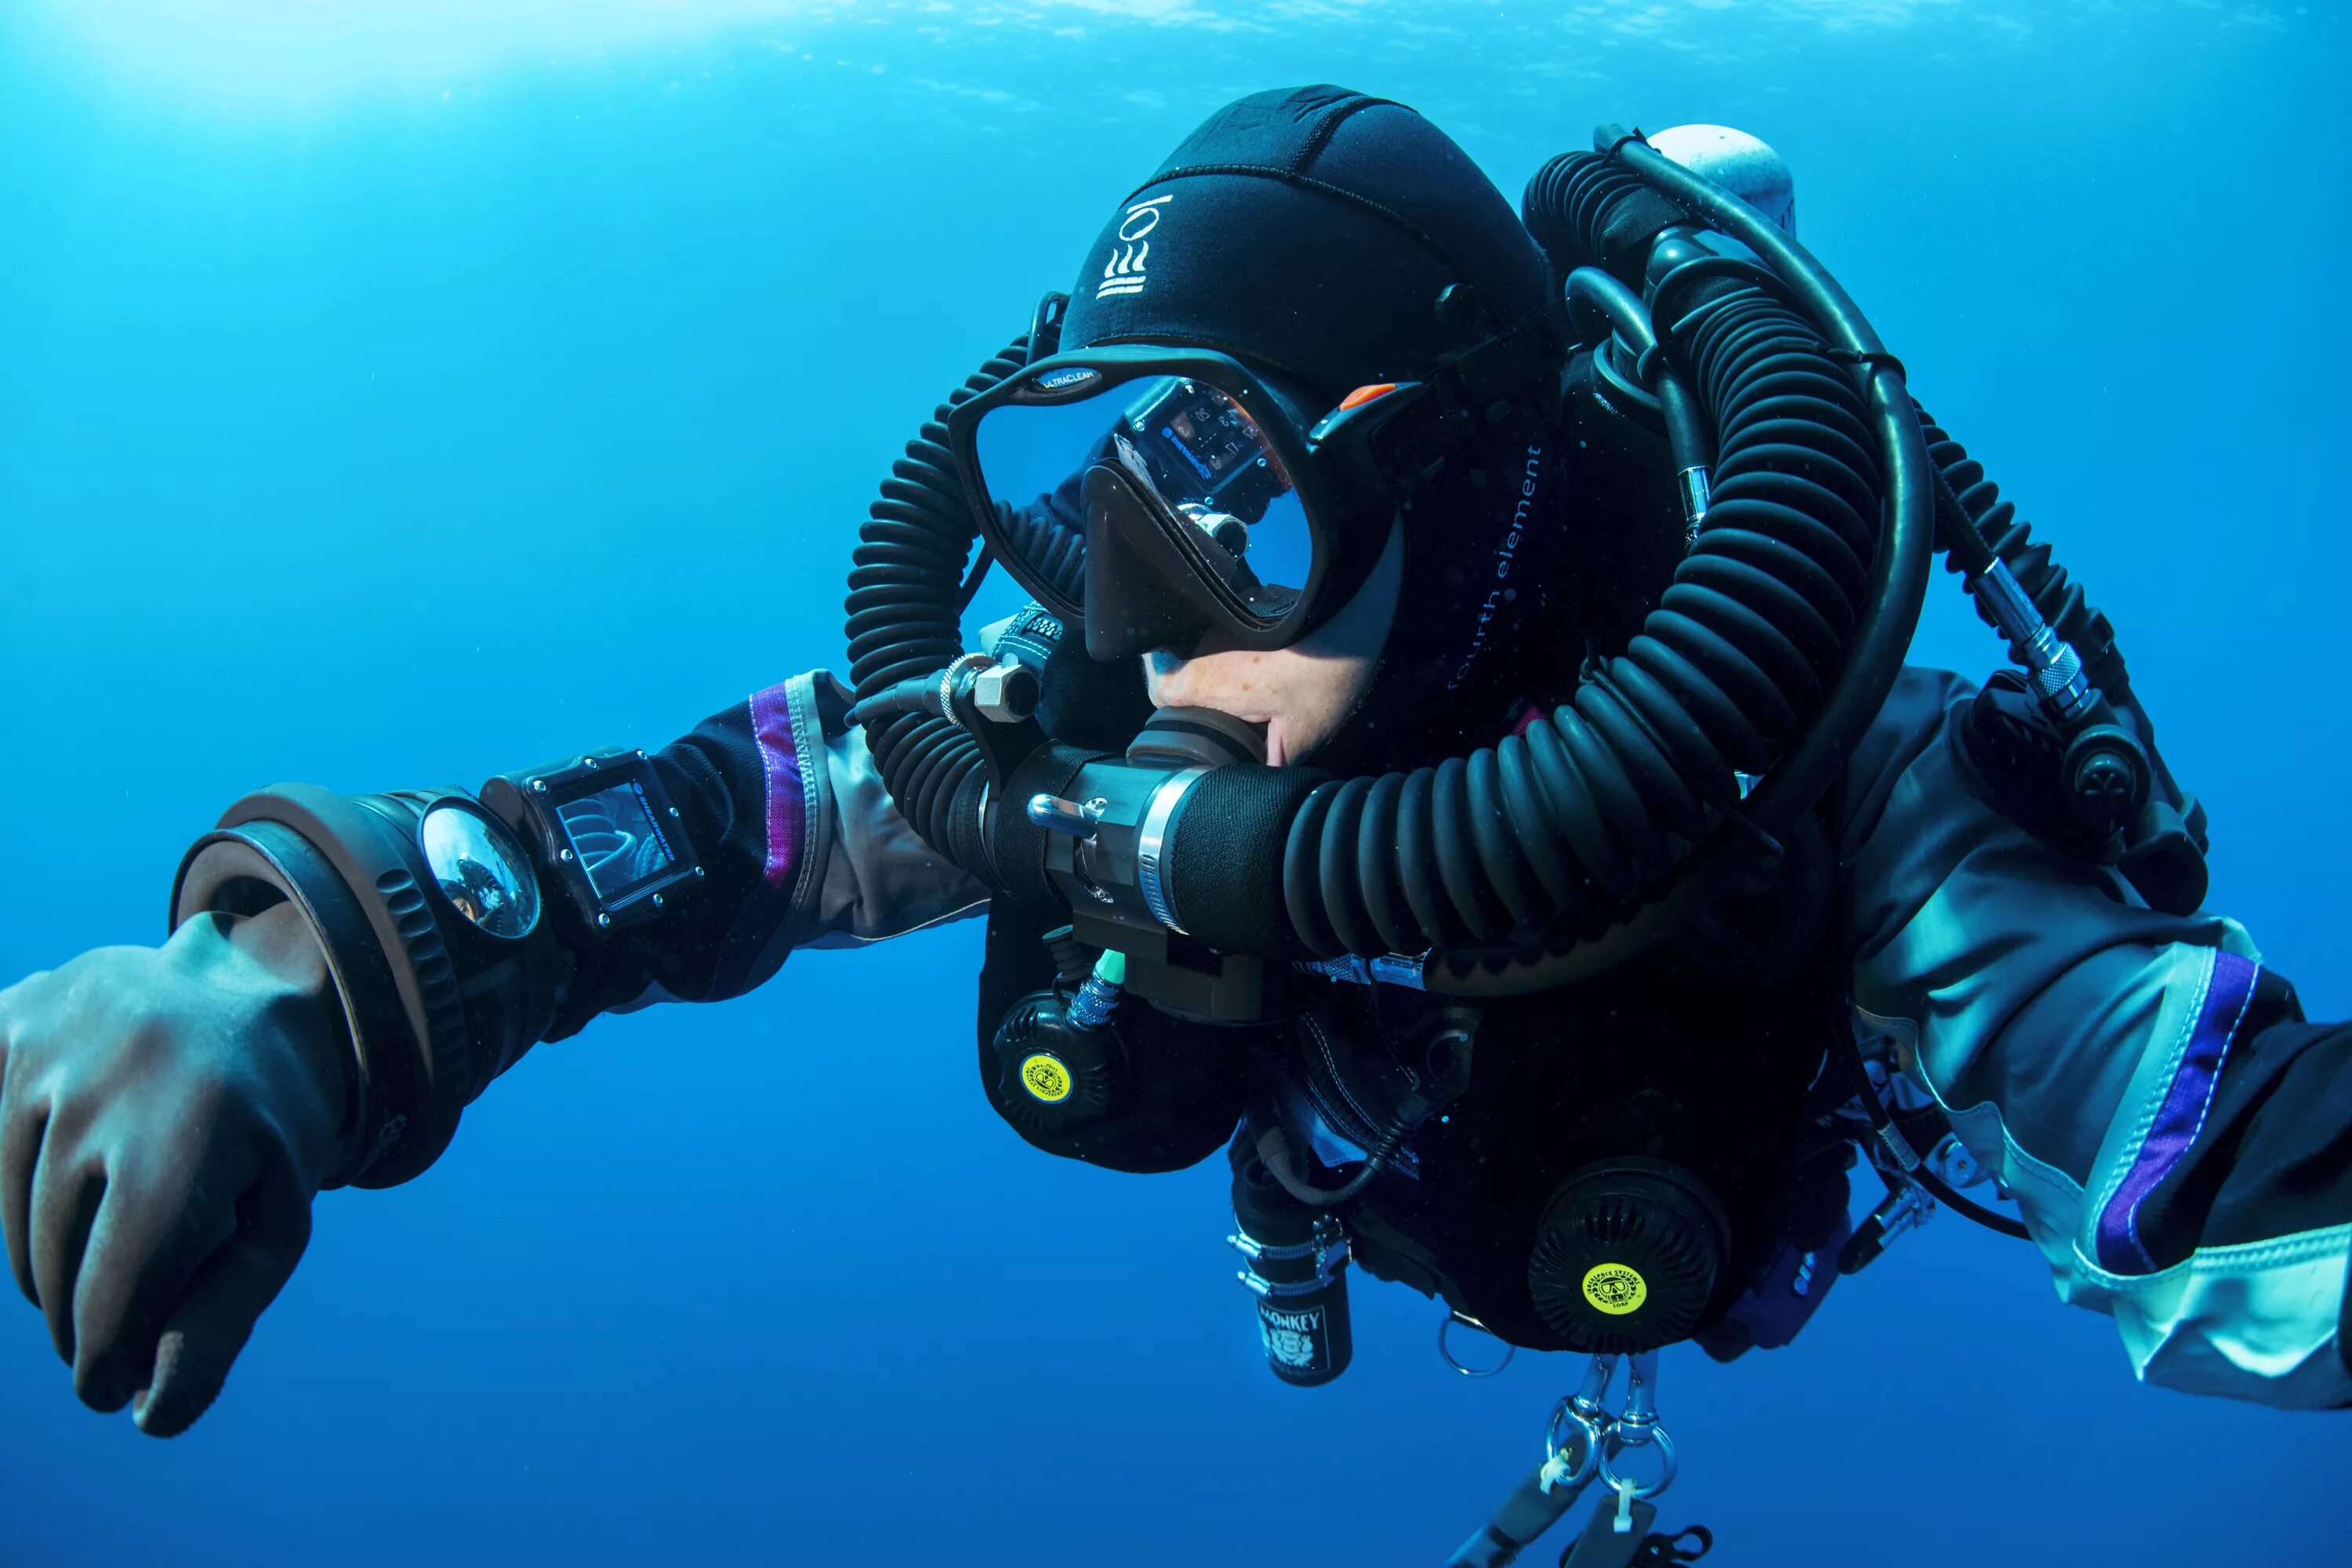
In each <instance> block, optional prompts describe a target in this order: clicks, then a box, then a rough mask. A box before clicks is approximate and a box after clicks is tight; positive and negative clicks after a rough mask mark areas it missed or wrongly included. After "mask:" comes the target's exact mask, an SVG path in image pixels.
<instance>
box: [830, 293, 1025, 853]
mask: <svg viewBox="0 0 2352 1568" xmlns="http://www.w3.org/2000/svg"><path fill="white" fill-rule="evenodd" d="M1028 359H1029V334H1027V333H1026V332H1024V333H1023V334H1022V335H1021V336H1020V337H1018V338H1015V339H1014V340H1013V342H1011V343H1009V344H1007V345H1006V347H1005V349H1004V352H1003V353H1000V354H998V355H997V356H995V357H994V358H993V359H991V360H990V361H989V362H988V363H985V364H983V365H982V366H981V367H980V369H979V370H978V371H976V372H974V373H973V374H971V376H970V377H969V378H968V379H966V381H965V382H964V384H962V385H961V386H960V387H958V388H957V389H956V390H955V391H954V392H952V393H950V394H949V395H948V400H947V402H945V403H944V404H941V405H940V407H939V408H938V409H937V411H935V412H934V413H933V415H932V416H931V418H930V419H929V421H928V422H926V423H925V424H924V426H923V427H922V428H921V430H919V432H917V433H916V436H915V438H914V439H913V440H911V441H908V443H907V453H906V456H905V457H903V458H899V459H898V460H897V461H896V462H894V463H892V464H891V465H890V477H889V478H888V479H885V480H884V481H883V482H882V494H881V495H880V497H879V498H877V500H875V502H874V504H873V506H872V507H871V508H870V509H869V510H868V514H867V517H866V521H865V522H863V523H861V524H859V525H858V530H857V548H856V551H855V552H853V554H852V555H851V557H850V560H851V569H850V574H849V598H848V601H847V603H846V605H845V609H846V610H847V612H848V617H849V622H848V634H849V682H850V686H851V688H852V689H853V690H854V692H855V694H856V699H857V700H859V701H861V702H862V701H864V700H866V699H867V698H869V697H873V696H876V695H877V694H878V693H880V692H883V691H887V690H888V689H890V688H891V687H893V686H895V685H897V684H898V682H899V681H902V680H905V679H909V678H910V677H914V676H921V675H929V674H935V673H937V672H938V671H940V670H941V669H944V668H946V667H947V666H948V665H950V664H951V663H953V662H954V661H955V659H956V658H957V657H958V656H959V655H961V653H962V652H963V631H962V627H961V626H960V625H959V624H958V616H959V613H960V612H961V609H962V607H963V605H964V602H965V601H966V599H967V598H968V597H969V594H968V592H967V584H966V579H965V574H964V567H965V563H966V561H967V560H968V558H969V557H970V555H971V546H972V542H973V540H974V539H975V538H977V537H978V535H979V529H978V528H977V526H976V525H975V524H974V522H973V521H972V516H971V508H970V507H969V505H968V504H967V503H966V502H965V500H964V498H963V487H962V485H961V482H959V481H958V479H957V478H956V473H955V459H954V458H953V457H952V456H951V455H950V453H949V450H948V444H947V442H948V431H947V416H948V410H949V409H950V408H953V407H955V406H956V405H958V404H961V403H963V402H964V401H966V400H967V399H969V398H971V397H975V396H978V395H980V394H981V393H982V392H985V391H987V390H988V389H989V388H990V387H992V386H994V385H995V384H997V383H998V382H1000V381H1003V379H1004V378H1005V377H1006V376H1008V375H1011V374H1013V372H1014V371H1017V370H1019V369H1020V368H1021V367H1022V366H1023V365H1024V364H1026V363H1028ZM866 746H867V748H868V749H869V750H870V751H871V752H873V754H874V762H875V765H876V767H877V768H878V769H879V770H880V772H881V774H882V783H883V785H884V787H885V788H887V790H888V791H889V792H890V798H891V800H893V801H894V802H896V803H897V805H898V810H899V812H900V814H901V815H903V816H905V817H906V818H907V820H908V822H909V823H911V824H912V825H913V826H914V829H915V831H916V833H917V834H919V835H920V836H921V837H922V840H923V842H924V843H926V844H928V845H929V846H930V847H932V848H933V849H936V850H938V851H939V852H940V854H942V855H947V856H949V857H950V858H951V859H952V858H955V856H954V852H953V849H952V848H951V846H952V845H953V844H954V843H955V842H956V841H957V840H956V836H955V835H954V834H952V833H951V832H950V816H951V811H950V808H951V807H952V806H953V805H954V804H955V801H956V798H957V795H958V793H959V791H960V790H961V788H962V786H963V784H964V783H965V781H966V780H967V779H968V778H970V777H971V774H972V773H974V772H975V770H977V769H978V768H979V767H980V766H981V758H980V747H979V745H978V743H977V742H974V741H973V740H972V738H971V736H969V735H967V734H965V733H964V732H963V731H961V730H960V729H958V728H956V726H955V725H954V724H953V723H951V722H950V721H948V720H945V719H940V718H934V717H931V716H929V715H927V714H919V713H898V714H893V715H890V716H887V717H885V718H880V719H877V720H875V721H871V722H868V723H867V724H866Z"/></svg>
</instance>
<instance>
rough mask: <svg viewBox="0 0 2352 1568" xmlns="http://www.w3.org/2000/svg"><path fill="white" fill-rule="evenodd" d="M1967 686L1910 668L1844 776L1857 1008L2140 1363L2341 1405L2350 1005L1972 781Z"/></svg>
mask: <svg viewBox="0 0 2352 1568" xmlns="http://www.w3.org/2000/svg"><path fill="white" fill-rule="evenodd" d="M1972 696H1973V688H1972V687H1970V686H1969V683H1968V682H1966V681H1964V680H1962V679H1959V678H1958V677H1957V676H1952V675H1948V674H1943V673H1940V672H1936V671H1927V670H1918V669H1913V670H1906V672H1905V674H1904V676H1903V678H1902V679H1901V680H1900V682H1899V683H1898V684H1897V686H1896V688H1895V692H1894V694H1893V696H1892V697H1891V698H1890V699H1889V700H1888V702H1887V705H1886V707H1885V710H1883V711H1882V713H1881V715H1880V717H1879V720H1878V721H1877V722H1876V724H1875V725H1874V727H1873V729H1872V731H1870V733H1869V735H1868V737H1867V738H1866V740H1865V742H1864V745H1863V746H1862V747H1861V748H1860V749H1859V750H1858V751H1857V752H1856V754H1855V756H1854V759H1853V763H1852V766H1851V770H1850V773H1849V777H1848V780H1847V801H1846V817H1845V821H1844V825H1843V842H1842V845H1841V851H1842V858H1843V863H1844V867H1845V872H1846V878H1847V889H1848V910H1849V912H1848V917H1847V918H1848V921H1849V928H1848V931H1847V935H1848V937H1849V939H1850V940H1851V942H1853V952H1854V954H1855V961H1854V997H1855V1004H1856V1016H1857V1026H1858V1027H1861V1028H1864V1030H1866V1031H1870V1032H1873V1033H1875V1034H1876V1035H1878V1036H1880V1037H1884V1038H1885V1039H1886V1040H1887V1041H1888V1042H1889V1043H1890V1044H1891V1045H1892V1047H1893V1048H1894V1051H1895V1057H1896V1059H1897V1060H1898V1062H1899V1063H1900V1064H1901V1065H1902V1066H1903V1068H1905V1070H1906V1072H1907V1073H1908V1074H1909V1075H1910V1076H1911V1077H1912V1078H1914V1079H1916V1080H1917V1081H1918V1083H1919V1084H1920V1085H1921V1086H1922V1087H1923V1088H1925V1089H1927V1091H1928V1092H1930V1093H1931V1094H1933V1095H1934V1097H1935V1098H1936V1100H1937V1101H1938V1103H1939V1104H1940V1105H1941V1106H1942V1107H1943V1109H1944V1110H1945V1111H1946V1113H1947V1114H1948V1116H1949V1117H1950V1119H1951V1122H1952V1126H1953V1128H1954V1130H1955V1131H1957V1132H1958V1134H1959V1136H1960V1138H1961V1140H1962V1142H1965V1143H1966V1144H1967V1145H1968V1147H1969V1152H1971V1153H1972V1154H1974V1155H1975V1156H1976V1157H1977V1159H1978V1160H1979V1163H1982V1164H1983V1165H1984V1166H1985V1168H1986V1169H1987V1170H1989V1171H1990V1172H1991V1173H1993V1174H1994V1175H1995V1176H1996V1177H1998V1178H1999V1180H2000V1182H2001V1183H2002V1184H2003V1185H2004V1186H2005V1187H2006V1188H2008V1189H2009V1190H2010V1191H2011V1193H2012V1194H2014V1195H2015V1196H2016V1198H2017V1200H2018V1203H2019V1205H2020V1206H2021V1209H2022V1211H2023V1215H2024V1218H2025V1223H2026V1225H2027V1226H2028V1228H2029V1229H2030V1230H2031V1232H2032V1237H2033V1239H2034V1241H2035V1243H2036V1244H2038V1245H2039V1247H2040V1248H2041V1250H2042V1255H2043V1256H2044V1258H2047V1259H2048V1261H2049V1264H2050V1268H2051V1271H2052V1274H2053V1279H2054V1282H2055V1284H2056V1287H2057V1290H2058V1294H2059V1296H2060V1297H2061V1298H2062V1299H2063V1300H2068V1301H2071V1302H2073V1303H2074V1304H2075V1305H2078V1306H2083V1307H2089V1308H2093V1309H2095V1310H2101V1311H2105V1312H2106V1313H2109V1314H2110V1315H2112V1316H2113V1317H2114V1319H2115V1320H2116V1327H2117V1329H2118V1330H2119V1331H2120V1332H2121V1334H2122V1336H2123V1341H2124V1344H2125V1347H2126V1350H2127V1352H2129V1354H2130V1357H2131V1361H2132V1365H2133V1367H2134V1370H2135V1371H2136V1372H2137V1374H2138V1375H2139V1376H2140V1377H2142V1378H2144V1379H2146V1380H2147V1381H2148V1382H2151V1383H2157V1384H2164V1385H2167V1386H2169V1387H2173V1388H2178V1389H2183V1390H2187V1391H2190V1392H2196V1393H2205V1394H2229V1395H2232V1396H2235V1397H2238V1398H2243V1399H2250V1400H2256V1401H2260V1402H2262V1403H2265V1404H2271V1405H2285V1406H2301V1407H2315V1406H2328V1405H2344V1404H2347V1403H2352V1371H2348V1370H2347V1360H2346V1350H2345V1347H2346V1342H2347V1335H2346V1327H2345V1324H2346V1319H2347V1312H2352V1301H2347V1249H2352V1026H2343V1025H2315V1024H2310V1023H2306V1022H2305V1021H2304V1019H2303V1016H2302V1012H2301V1009H2300V1007H2299V1006H2298V1005H2297V1004H2296V1001H2295V997H2294V989H2293V987H2292V986H2290V985H2288V984H2286V983H2285V981H2284V979H2283V978H2281V977H2280V976H2278V975H2276V974H2275V973H2273V972H2272V971H2270V970H2269V969H2268V968H2267V967H2265V966H2264V965H2263V963H2262V960H2261V955H2260V954H2259V953H2258V952H2256V951H2255V949H2254V946H2253V943H2252V941H2251V940H2250V939H2249V938H2248V936H2247V934H2246V932H2245V931H2244V930H2243V928H2242V927H2241V926H2239V925H2238V924H2237V923H2236V922H2235V921H2231V920H2228V919H2226V918H2224V917H2222V916H2220V915H2215V914H2210V913H2199V914H2197V915H2193V916H2189V917H2185V918H2179V917H2174V916H2170V915H2166V914H2162V913H2159V912H2158V911H2156V910H2150V909H2148V908H2147V906H2146V905H2145V904H2144V903H2143V902H2142V901H2141V900H2139V899H2138V898H2137V896H2136V895H2135V894H2134V893H2133V892H2132V890H2131V889H2130V888H2129V886H2128V885H2127V884H2126V883H2125V882H2124V881H2123V880H2122V879H2120V878H2119V877H2116V876H2115V875H2114V874H2112V873H2109V872H2106V871H2104V870H2102V869H2100V868H2096V867H2094V866H2089V865H2086V864H2084V863H2083V862H2082V861H2081V860H2079V859H2077V858H2073V857H2070V856H2068V855H2066V854H2064V853H2063V852H2061V851H2059V850H2057V849H2054V848H2052V847H2047V846H2045V845H2043V844H2042V843H2041V842H2040V841H2038V840H2036V839H2034V838H2032V837H2030V836H2028V835H2027V834H2026V833H2025V832H2024V831H2023V830H2022V829H2021V828H2019V827H2018V826H2015V825H2014V824H2012V823H2011V821H2010V820H2009V819H2008V818H2007V817H2005V816H2002V815H2001V814H2000V812H1998V811H1997V810H1995V809H1994V808H1993V807H1992V806H1991V805H1988V804H1987V803H1986V801H1985V800H1984V799H1983V798H1980V796H1979V791H1978V787H1977V786H1976V784H1975V782H1974V776H1973V774H1972V773H1970V771H1969V763H1967V761H1966V759H1965V757H1964V756H1962V755H1961V754H1960V753H1959V752H1958V743H1957V739H1956V737H1955V735H1954V734H1953V730H1954V726H1955V724H1956V722H1957V721H1958V716H1959V713H1960V710H1962V708H1963V707H1964V705H1965V703H1966V702H1967V701H1968V700H1969V698H1971V697H1972Z"/></svg>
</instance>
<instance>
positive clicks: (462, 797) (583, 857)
mask: <svg viewBox="0 0 2352 1568" xmlns="http://www.w3.org/2000/svg"><path fill="white" fill-rule="evenodd" d="M702 870H703V868H702V866H701V863H700V861H699V859H698V856H697V854H696V850H695V847H694V845H693V843H692V841H691V840H690V839H689V838H688V835H687V832H686V827H685V824H684V823H683V821H682V820H681V819H680V817H679V815H678V812H677V808H676V806H674V805H672V804H671V802H670V799H669V796H668V795H667V792H666V791H664V789H663V788H662V786H661V782H660V780H659V778H658V777H657V776H656V773H655V771H654V768H653V765H652V763H650V761H649V760H648V759H647V758H646V755H645V753H644V752H639V751H634V750H616V751H608V752H594V753H591V754H589V755H585V756H580V757H575V758H572V759H570V760H568V761H565V762H562V763H556V764H551V765H550V766H547V767H543V768H533V769H527V770H524V771H522V772H520V773H505V774H501V775H499V777H496V778H493V779H491V780H490V781H489V782H488V784H485V785H484V786H483V788H482V790H481V791H480V793H479V794H478V795H476V794H470V793H468V792H467V791H465V790H462V789H457V788H451V787H440V788H431V789H417V790H397V791H393V792H389V793H386V794H381V795H358V796H345V795H336V794H334V793H333V792H331V791H330V790H325V789H321V788H319V787H318V786H317V785H314V784H278V785H275V786H273V787H271V788H269V789H265V790H258V791H256V792H255V793H253V794H251V795H247V796H245V797H244V798H242V799H241V800H238V801H237V802H236V804H234V805H231V806H230V807H229V808H228V810H227V811H226V812H224V813H223V814H222V816H221V817H220V820H219V822H218V823H217V824H216V825H215V826H214V828H213V830H212V831H211V832H209V833H207V834H205V836H204V837H201V838H199V839H198V840H196V842H195V843H194V845H193V846H191V847H190V848H189V849H188V851H187V853H186V855H185V856H184V858H182V860H181V863H180V868H179V873H178V876H177V877H176V878H175V879H174V881H173V890H172V906H171V922H172V925H173V927H174V928H176V927H177V926H179V925H180V924H181V922H183V921H187V920H190V919H193V918H194V917H196V916H198V915H202V914H205V913H220V914H228V915H245V914H252V913H256V912H257V911H259V910H263V909H266V908H268V907H270V906H272V905H275V904H278V903H283V902H290V903H292V904H294V905H295V906H296V907H297V908H298V909H299V910H301V911H302V913H303V915H304V916H305V917H306V918H307V919H308V920H309V921H310V927H311V930H312V931H313V932H314V933H315V934H316V935H317V937H318V939H319V942H320V947H321V949H322V950H323V951H324V952H325V955H326V961H327V968H328V972H329V974H330V976H331V979H332V981H333V984H334V986H335V990H336V994H337V996H338V998H339V999H340V1000H341V1003H342V1007H343V1015H344V1020H345V1024H346V1026H347V1027H348V1029H349V1032H350V1037H351V1044H352V1053H353V1065H354V1069H355V1070H354V1072H353V1075H352V1104H351V1108H350V1112H349V1115H348V1117H347V1121H346V1128H345V1131H346V1157H345V1160H344V1163H343V1166H342V1169H341V1171H340V1172H339V1173H338V1174H337V1176H336V1178H335V1181H334V1184H352V1185H359V1186H370V1187H375V1186H391V1185H393V1184H396V1183H399V1182H403V1181H405V1180H407V1179H408V1178H409V1177H411V1176H414V1175H415V1174H416V1173H418V1172H420V1171H422V1170H424V1169H425V1167H426V1166H427V1165H429V1164H431V1163H433V1161H434V1160H435V1159H436V1158H437V1157H438V1156H439V1154H440V1152H441V1151H442V1150H443V1149H444V1148H445V1147H446V1146H447V1144H448V1142H449V1139H450V1136H451V1135H452V1134H453V1133H454V1132H455V1131H457V1121H458V1117H459V1115H460V1114H461V1113H462V1112H463V1110H465V1108H466V1106H467V1105H468V1104H470V1103H471V1102H472V1101H473V1100H474V1099H475V1097H476V1096H478V1095H479V1094H480V1093H481V1092H482V1090H483V1089H485V1088H486V1087H488V1084H489V1082H490V1080H491V1079H494V1078H496V1077H497V1076H498V1075H499V1073H501V1072H503V1071H505V1070H506V1069H507V1068H509V1067H510V1066H512V1065H513V1064H514V1062H515V1061H516V1060H517V1059H518V1058H520V1057H521V1055H522V1054H523V1052H524V1051H526V1050H527V1049H529V1048H530V1046H531V1045H532V1044H534V1043H535V1042H537V1041H538V1040H539V1039H540V1038H541V1037H543V1036H544V1035H545V1034H546V1032H547V1030H548V1028H549V1026H550V1025H551V1022H552V1021H553V1020H554V1018H555V1017H556V1016H557V1012H558V1009H559V1006H560V1005H562V1001H563V998H564V996H565V994H566V992H567V989H568V988H569V987H570V986H571V985H572V984H573V982H574V978H575V976H576V975H577V974H578V973H580V972H581V970H582V968H583V961H586V960H588V959H590V958H591V956H592V955H593V953H594V952H596V950H597V949H598V948H599V947H600V946H601V945H603V944H606V943H610V942H615V941H617V940H620V939H621V937H622V935H623V933H625V932H628V931H636V930H639V929H641V928H643V927H644V926H646V924H648V923H649V922H651V921H657V920H659V919H661V918H662V916H663V915H664V914H665V913H666V912H667V910H668V909H669V908H670V907H671V906H672V905H673V904H674V903H675V902H676V901H677V900H680V899H682V898H684V897H686V896H687V895H688V891H689V890H690V889H691V888H692V887H693V885H694V883H695V881H696V880H697V879H698V878H700V877H701V875H702Z"/></svg>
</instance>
